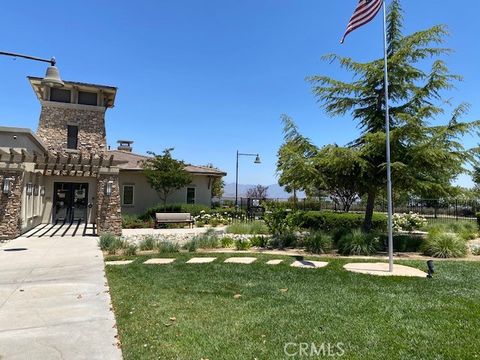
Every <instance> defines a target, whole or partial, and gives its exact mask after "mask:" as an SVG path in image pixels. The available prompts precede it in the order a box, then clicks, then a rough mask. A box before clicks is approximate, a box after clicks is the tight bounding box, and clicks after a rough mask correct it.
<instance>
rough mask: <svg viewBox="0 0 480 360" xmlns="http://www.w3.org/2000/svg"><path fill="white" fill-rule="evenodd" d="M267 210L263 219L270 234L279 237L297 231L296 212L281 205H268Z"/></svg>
mask: <svg viewBox="0 0 480 360" xmlns="http://www.w3.org/2000/svg"><path fill="white" fill-rule="evenodd" d="M265 209H266V211H265V215H264V217H263V219H264V221H265V224H266V225H267V228H268V232H269V233H270V234H272V235H275V236H279V235H283V234H288V233H292V232H293V231H294V230H295V228H296V222H295V219H296V213H295V212H292V211H291V210H290V209H285V208H284V207H283V206H282V204H281V203H267V204H266V205H265Z"/></svg>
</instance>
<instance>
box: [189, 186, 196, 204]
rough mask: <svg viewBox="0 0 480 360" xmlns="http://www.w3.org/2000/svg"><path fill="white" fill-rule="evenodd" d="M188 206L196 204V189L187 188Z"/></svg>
mask: <svg viewBox="0 0 480 360" xmlns="http://www.w3.org/2000/svg"><path fill="white" fill-rule="evenodd" d="M187 204H195V188H193V187H189V188H187Z"/></svg>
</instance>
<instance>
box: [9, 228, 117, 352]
mask: <svg viewBox="0 0 480 360" xmlns="http://www.w3.org/2000/svg"><path fill="white" fill-rule="evenodd" d="M8 249H17V251H6V250H8ZM22 249H26V250H22ZM107 290H108V288H107V286H106V279H105V274H104V265H103V257H102V254H101V252H100V250H99V249H98V248H97V238H95V237H45V238H43V237H42V238H33V237H32V238H24V237H23V238H18V239H16V240H13V241H11V242H8V243H6V244H2V245H0V359H2V360H7V359H42V360H43V359H45V360H47V359H121V358H122V354H121V351H120V350H119V349H118V348H117V346H116V338H115V336H116V334H117V331H116V328H115V327H114V325H115V318H114V315H113V313H112V312H111V311H110V295H109V294H108V292H107Z"/></svg>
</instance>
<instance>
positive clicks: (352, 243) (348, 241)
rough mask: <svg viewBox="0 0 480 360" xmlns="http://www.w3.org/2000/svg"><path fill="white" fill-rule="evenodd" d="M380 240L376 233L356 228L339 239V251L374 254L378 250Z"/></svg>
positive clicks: (342, 252)
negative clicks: (367, 232)
mask: <svg viewBox="0 0 480 360" xmlns="http://www.w3.org/2000/svg"><path fill="white" fill-rule="evenodd" d="M379 240H380V238H379V236H378V235H376V234H373V233H370V234H366V233H364V232H362V231H361V230H358V229H355V230H353V231H352V232H350V233H348V234H346V235H344V236H343V237H342V238H341V239H340V240H339V242H338V252H339V253H340V254H342V255H373V254H375V253H376V252H377V249H378V246H379Z"/></svg>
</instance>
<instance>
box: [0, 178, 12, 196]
mask: <svg viewBox="0 0 480 360" xmlns="http://www.w3.org/2000/svg"><path fill="white" fill-rule="evenodd" d="M13 180H15V179H14V178H9V177H7V178H4V179H3V186H2V192H3V193H4V194H5V195H8V194H10V191H12V181H13Z"/></svg>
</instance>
